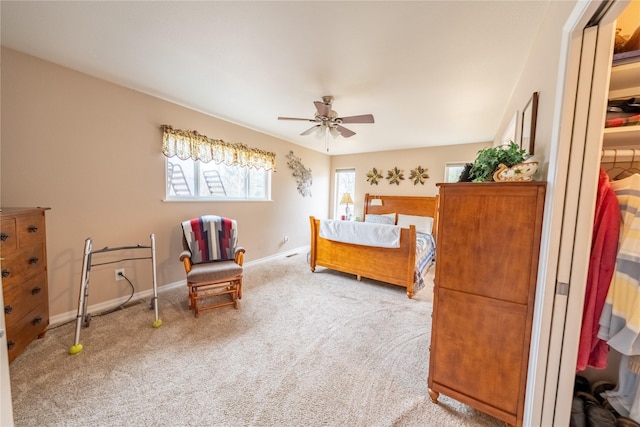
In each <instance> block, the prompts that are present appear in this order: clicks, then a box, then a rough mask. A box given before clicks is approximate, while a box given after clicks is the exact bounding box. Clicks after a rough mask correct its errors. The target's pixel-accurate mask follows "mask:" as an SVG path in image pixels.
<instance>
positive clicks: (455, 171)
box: [444, 162, 472, 182]
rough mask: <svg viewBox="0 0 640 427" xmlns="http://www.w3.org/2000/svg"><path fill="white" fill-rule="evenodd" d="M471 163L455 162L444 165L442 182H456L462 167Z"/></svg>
mask: <svg viewBox="0 0 640 427" xmlns="http://www.w3.org/2000/svg"><path fill="white" fill-rule="evenodd" d="M467 163H472V162H455V163H445V164H444V182H458V179H459V178H460V174H461V173H462V171H463V170H464V165H466V164H467Z"/></svg>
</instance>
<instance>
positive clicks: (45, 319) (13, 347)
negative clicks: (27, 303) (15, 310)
mask: <svg viewBox="0 0 640 427" xmlns="http://www.w3.org/2000/svg"><path fill="white" fill-rule="evenodd" d="M48 325H49V314H48V313H47V310H46V308H44V307H36V308H35V309H33V310H32V311H30V312H29V313H27V315H25V316H24V317H22V318H21V319H19V320H17V321H16V322H15V323H9V322H7V349H8V350H9V362H11V361H13V359H15V358H16V356H18V355H19V354H20V353H22V350H24V348H25V347H26V346H27V345H29V343H31V342H32V341H33V340H35V339H36V338H38V336H39V335H41V334H42V335H44V332H45V329H46V328H47V326H48Z"/></svg>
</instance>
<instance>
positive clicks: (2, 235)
mask: <svg viewBox="0 0 640 427" xmlns="http://www.w3.org/2000/svg"><path fill="white" fill-rule="evenodd" d="M8 238H9V235H8V234H7V233H0V240H2V241H3V242H6V241H7V239H8Z"/></svg>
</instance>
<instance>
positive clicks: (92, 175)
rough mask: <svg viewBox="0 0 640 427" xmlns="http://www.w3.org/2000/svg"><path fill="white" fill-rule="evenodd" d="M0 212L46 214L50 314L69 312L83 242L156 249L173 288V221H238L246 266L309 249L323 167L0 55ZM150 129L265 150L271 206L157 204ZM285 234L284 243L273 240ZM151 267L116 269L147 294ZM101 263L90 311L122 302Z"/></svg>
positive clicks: (176, 237)
mask: <svg viewBox="0 0 640 427" xmlns="http://www.w3.org/2000/svg"><path fill="white" fill-rule="evenodd" d="M1 77H2V81H1V83H2V106H1V107H2V110H1V112H2V134H1V136H2V141H1V142H2V145H1V156H2V158H1V175H2V189H1V190H2V191H1V193H0V197H1V199H0V203H1V205H2V206H5V207H9V206H47V207H50V208H51V210H50V211H48V212H47V214H46V216H47V239H48V241H47V251H48V265H49V288H50V303H51V306H50V311H51V315H52V316H55V315H57V314H60V313H66V312H69V311H74V310H76V309H77V303H78V290H79V288H80V275H81V271H82V259H83V248H84V242H85V239H87V238H88V237H91V238H92V239H93V242H94V249H100V248H103V247H105V246H109V247H118V246H125V245H132V244H137V243H141V244H149V235H150V234H151V233H155V235H156V241H157V264H158V265H157V273H158V284H159V285H164V284H169V283H174V282H177V281H180V280H184V270H183V268H182V264H181V263H180V262H179V260H178V254H179V252H180V250H181V240H180V239H181V234H180V229H179V224H180V222H181V221H182V220H185V219H188V218H192V217H195V216H198V215H202V214H217V215H223V216H229V217H233V218H235V219H237V220H238V227H239V238H240V243H241V244H242V245H243V246H245V247H246V249H247V253H246V258H245V259H246V261H252V260H256V259H259V258H264V257H267V256H270V255H274V254H277V253H281V252H285V251H286V250H288V249H292V248H297V247H301V246H305V245H308V240H309V220H308V217H309V216H310V215H315V216H319V217H321V216H326V215H327V212H328V200H329V190H328V189H329V185H330V173H329V164H330V158H329V156H327V155H326V154H324V153H319V152H314V151H310V150H308V149H305V148H303V147H300V146H297V145H292V144H290V143H288V142H285V141H282V140H279V139H276V138H273V137H270V136H267V135H264V134H260V133H257V132H255V131H251V130H248V129H246V128H243V127H240V126H237V125H233V124H230V123H228V122H225V121H222V120H218V119H215V118H212V117H210V116H207V115H205V114H201V113H198V112H196V111H193V110H189V109H187V108H184V107H181V106H178V105H175V104H172V103H169V102H166V101H163V100H160V99H157V98H153V97H150V96H147V95H144V94H141V93H139V92H135V91H133V90H129V89H126V88H124V87H121V86H117V85H114V84H111V83H108V82H106V81H103V80H99V79H96V78H93V77H90V76H87V75H85V74H81V73H78V72H75V71H72V70H70V69H67V68H62V67H59V66H57V65H54V64H51V63H49V62H45V61H42V60H39V59H36V58H34V57H30V56H26V55H24V54H22V53H19V52H16V51H12V50H8V49H5V48H3V49H2V76H1ZM161 124H170V125H173V126H174V127H176V128H180V129H194V130H197V131H198V132H200V133H202V134H204V135H207V136H210V137H213V138H220V139H223V140H225V141H229V142H242V143H245V144H247V145H249V146H251V147H256V148H260V149H264V150H269V151H273V152H275V153H276V156H277V157H276V158H277V168H278V170H277V172H276V173H274V174H273V190H272V200H273V201H271V202H233V203H229V202H206V203H193V202H191V203H185V202H163V201H162V200H163V198H164V195H165V194H164V193H165V186H164V185H165V184H164V183H165V171H164V165H165V163H164V162H165V158H164V156H163V155H162V154H161V153H160V147H161V139H162V132H161V130H160V128H159V126H160V125H161ZM289 150H293V151H294V153H295V154H296V156H298V157H300V158H301V159H302V162H303V163H304V165H305V167H307V168H310V169H311V170H312V171H313V185H312V187H311V192H312V197H311V198H309V197H306V198H303V197H302V196H301V195H300V194H299V193H298V192H297V190H296V182H295V180H294V178H293V177H292V176H291V171H290V170H289V169H288V168H287V162H286V157H285V156H286V155H287V154H288V152H289ZM285 235H286V236H288V237H289V242H288V243H286V244H284V243H283V237H284V236H285ZM150 265H151V264H150V262H147V261H136V262H127V263H124V264H123V265H122V266H123V267H125V269H126V273H127V276H128V277H130V278H131V279H132V280H133V282H134V284H135V286H136V290H138V291H139V290H144V289H149V288H150V287H151V278H150V271H151V268H150ZM117 267H118V266H114V265H109V266H105V267H98V268H94V269H93V270H92V273H91V282H90V283H91V286H90V289H91V292H90V299H89V303H90V304H96V303H99V302H102V301H106V300H109V299H113V298H117V297H119V296H122V295H127V292H128V285H127V284H126V282H123V281H121V282H118V283H117V284H116V282H115V281H114V269H115V268H117Z"/></svg>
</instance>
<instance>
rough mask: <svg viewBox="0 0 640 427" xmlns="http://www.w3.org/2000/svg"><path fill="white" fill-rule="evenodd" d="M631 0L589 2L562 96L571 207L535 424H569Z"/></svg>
mask: <svg viewBox="0 0 640 427" xmlns="http://www.w3.org/2000/svg"><path fill="white" fill-rule="evenodd" d="M636 1H637V0H636ZM628 4H629V2H625V1H611V2H598V3H595V2H594V3H592V5H593V7H592V9H595V8H596V7H598V8H597V10H591V11H590V12H591V15H588V14H587V13H586V11H587V9H588V8H585V14H584V16H583V17H581V18H578V19H577V20H576V21H577V22H578V23H579V22H581V21H582V22H584V25H583V27H582V30H576V31H574V33H573V35H575V36H576V37H575V40H572V41H571V45H570V47H569V54H568V61H567V62H568V64H567V71H566V84H567V85H568V86H569V85H571V84H572V83H573V84H575V87H574V88H573V89H572V88H570V87H567V88H566V89H565V91H566V93H565V99H564V101H563V102H564V104H565V105H564V107H565V108H567V109H570V112H569V114H567V117H570V119H563V120H562V123H561V127H563V129H561V130H560V131H559V138H558V139H559V142H557V146H558V147H557V148H558V150H557V157H555V158H552V159H550V161H551V162H552V163H554V162H557V163H556V164H555V165H554V168H555V169H554V170H553V171H552V172H551V171H550V174H554V173H555V174H557V175H558V177H559V179H560V180H562V179H566V181H565V182H566V186H565V191H564V210H563V211H562V219H561V220H560V222H561V223H562V226H561V237H560V248H559V253H558V257H557V271H556V272H555V274H556V275H555V283H556V291H555V298H554V300H553V310H552V311H553V313H552V320H551V329H550V340H549V349H548V353H549V356H548V360H547V369H546V371H545V373H544V376H545V379H544V381H545V384H544V393H543V397H542V408H541V409H542V410H541V411H540V415H539V417H540V418H538V419H535V417H536V415H535V414H533V415H532V417H533V419H534V420H535V422H534V424H535V425H558V426H566V425H569V418H570V410H571V400H572V396H573V386H574V378H575V373H576V359H577V352H578V344H579V337H580V330H581V321H582V312H583V306H584V300H585V283H586V281H587V273H588V266H589V256H590V248H591V234H592V231H593V223H594V206H595V200H596V192H597V184H598V174H599V170H600V161H601V157H602V156H603V151H602V149H603V134H604V133H605V132H604V129H603V124H604V122H605V113H606V104H607V99H608V98H609V83H610V77H611V72H612V53H613V40H614V37H615V24H616V19H617V17H618V16H619V15H620V14H621V13H622V12H623V10H624V9H625V8H626V6H627V5H628ZM575 28H576V29H578V28H579V26H577V25H576V27H575ZM578 35H581V37H577V36H578ZM638 84H639V85H640V82H639V83H638ZM572 91H574V92H572ZM567 94H568V95H567ZM569 98H570V99H569ZM567 106H569V107H567ZM605 148H606V147H605ZM637 148H640V144H639V146H638V147H637ZM552 157H553V156H552ZM551 169H552V168H551V167H550V170H551ZM539 377H540V375H538V376H537V379H539ZM533 411H534V412H535V405H534V407H533Z"/></svg>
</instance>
